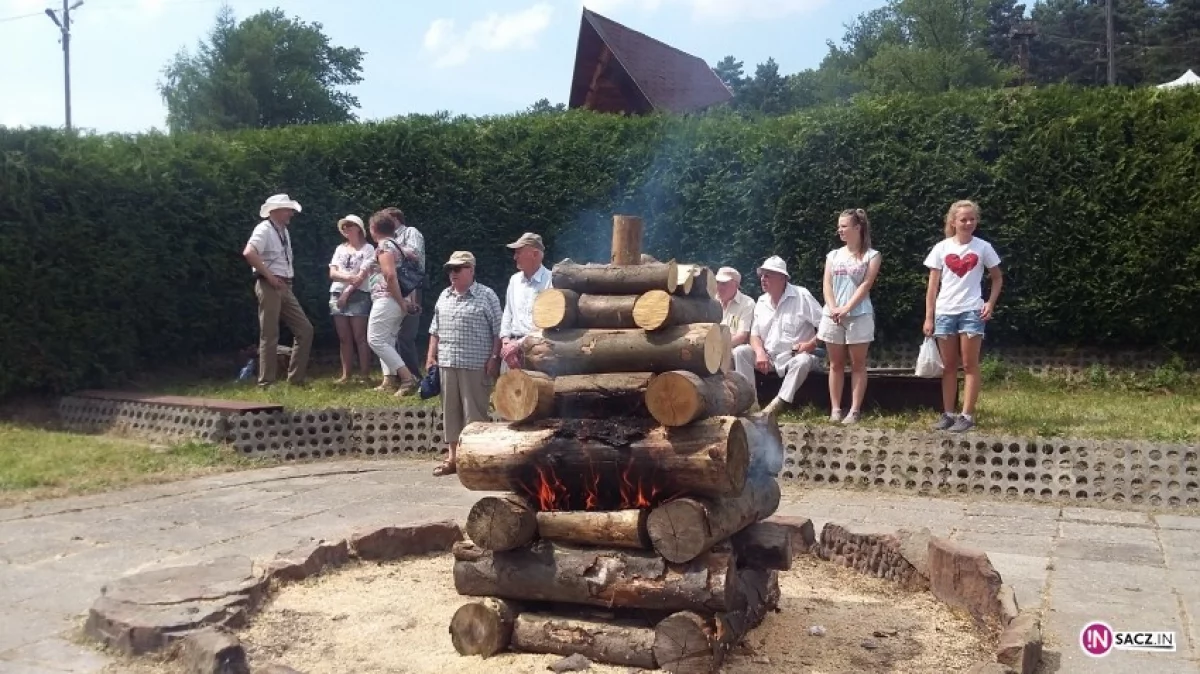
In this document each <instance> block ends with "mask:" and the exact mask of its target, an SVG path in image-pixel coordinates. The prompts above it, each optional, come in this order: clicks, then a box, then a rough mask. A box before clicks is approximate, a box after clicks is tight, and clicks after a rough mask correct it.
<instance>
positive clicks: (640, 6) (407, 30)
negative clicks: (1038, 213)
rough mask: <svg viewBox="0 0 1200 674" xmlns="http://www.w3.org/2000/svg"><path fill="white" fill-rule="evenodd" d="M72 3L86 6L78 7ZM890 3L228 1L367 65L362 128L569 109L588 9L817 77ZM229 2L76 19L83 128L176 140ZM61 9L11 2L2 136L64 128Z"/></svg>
mask: <svg viewBox="0 0 1200 674" xmlns="http://www.w3.org/2000/svg"><path fill="white" fill-rule="evenodd" d="M71 1H72V2H75V0H71ZM882 2H883V0H840V1H835V0H584V1H583V2H581V1H580V0H442V1H441V2H415V1H412V0H393V1H392V2H383V1H381V0H340V2H332V1H330V0H277V1H276V2H262V1H259V0H225V3H224V4H228V5H229V6H230V7H232V8H233V10H234V13H235V15H236V17H237V18H238V19H242V18H245V17H248V16H250V15H252V14H255V13H256V12H259V11H262V10H266V9H271V8H274V7H278V8H280V9H282V10H283V11H284V12H285V13H286V14H287V15H289V16H294V17H299V18H300V19H302V20H304V21H306V22H318V23H321V24H322V25H323V26H324V30H325V32H326V34H327V35H328V36H329V37H330V40H331V41H332V42H333V43H334V44H336V45H340V46H346V47H359V48H360V49H362V50H363V51H364V52H365V56H364V59H363V72H362V75H363V82H362V83H361V84H359V85H356V86H354V87H350V88H349V89H348V90H349V91H351V92H352V93H353V94H355V95H356V96H358V99H359V103H360V104H361V107H360V108H359V109H358V110H357V115H358V117H359V119H361V120H364V121H366V120H375V119H384V118H388V117H393V116H396V115H404V114H409V113H433V112H439V111H448V112H450V113H453V114H465V115H491V114H504V113H510V112H517V111H520V110H523V109H525V108H527V107H528V106H529V105H531V104H532V103H534V102H535V101H537V100H538V99H541V98H547V99H549V100H550V102H551V103H560V102H562V103H565V102H566V101H567V97H568V95H569V92H570V86H571V71H572V67H573V64H574V59H575V42H576V39H577V37H578V34H579V23H580V15H581V10H582V8H583V7H584V6H585V5H586V6H587V8H588V9H591V10H592V11H595V12H597V13H599V14H602V15H604V16H606V17H608V18H610V19H613V20H615V21H618V22H620V23H623V24H625V25H626V26H629V27H631V28H633V29H635V30H638V31H641V32H643V33H646V34H648V35H650V36H651V37H654V38H656V39H659V40H662V41H663V42H666V43H667V44H670V45H672V46H674V47H677V48H679V49H682V50H684V51H686V52H688V53H691V54H694V55H696V56H699V57H701V58H703V59H704V60H705V61H707V62H708V63H709V64H710V65H712V64H715V63H716V62H717V61H719V60H720V59H721V58H722V57H724V56H726V55H733V56H735V57H736V58H738V59H739V60H741V61H743V62H745V67H746V70H747V72H748V73H753V72H754V66H755V65H756V64H758V63H761V62H763V61H765V60H766V59H767V58H768V57H774V59H775V60H776V62H778V63H779V65H780V71H781V72H783V73H791V72H795V71H798V70H802V69H804V68H810V67H815V66H816V65H818V64H819V63H820V61H821V58H822V57H823V56H824V55H825V53H826V51H827V49H826V46H825V41H826V40H829V39H832V40H834V41H835V42H836V41H840V39H841V37H842V34H843V33H844V25H845V24H846V23H848V22H849V21H851V20H852V19H853V18H854V17H855V16H857V15H858V14H859V13H861V12H863V11H866V10H868V9H871V8H873V7H876V6H879V5H881V4H882ZM221 4H222V0H85V1H84V2H83V4H82V6H80V7H79V8H77V9H75V10H72V12H71V19H72V25H71V107H72V113H71V114H72V122H73V125H74V126H75V127H77V128H80V129H86V130H91V131H94V132H99V133H108V132H118V133H137V132H143V131H149V130H152V129H154V128H158V129H163V128H164V127H165V118H166V110H165V107H164V105H163V102H162V97H161V96H160V95H159V93H158V88H157V87H158V83H159V82H160V81H161V79H162V70H163V68H164V66H165V65H166V64H167V63H168V62H169V61H170V60H171V59H172V57H173V56H174V55H175V54H176V53H177V52H179V50H180V49H184V48H186V49H188V50H192V51H194V49H195V47H196V45H197V43H198V42H199V41H200V40H203V39H205V38H206V37H207V35H208V32H209V31H210V30H211V28H212V26H213V22H214V20H215V17H216V14H217V11H218V9H219V8H220V6H221ZM49 7H53V8H54V9H56V10H57V12H58V14H59V16H60V17H61V15H62V2H61V0H0V125H5V126H53V127H60V126H62V125H63V123H64V117H65V112H64V92H63V54H62V47H61V44H60V42H59V30H58V27H57V26H55V25H54V23H53V22H51V20H50V18H49V17H47V16H46V15H45V14H44V10H45V9H47V8H49Z"/></svg>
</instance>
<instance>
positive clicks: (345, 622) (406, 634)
mask: <svg viewBox="0 0 1200 674" xmlns="http://www.w3.org/2000/svg"><path fill="white" fill-rule="evenodd" d="M453 563H454V561H453V558H452V557H451V556H449V555H436V556H428V557H421V558H415V559H409V560H404V561H400V562H392V563H386V564H371V563H354V564H351V565H348V566H346V567H343V568H341V569H339V570H336V571H333V572H331V573H328V574H325V575H323V576H319V577H317V578H311V579H309V580H307V581H304V582H301V583H295V584H291V585H286V586H284V587H282V588H280V589H279V591H278V592H277V593H276V594H275V595H274V596H273V597H272V599H270V600H269V602H268V603H267V605H266V606H265V607H263V609H262V611H261V612H260V613H259V614H258V615H256V616H255V617H254V618H253V620H252V622H251V624H250V626H249V627H248V628H247V629H245V630H242V631H240V632H239V634H238V636H239V637H240V638H241V640H242V642H243V644H244V645H245V647H246V650H247V653H248V654H249V656H250V662H251V665H252V667H262V666H264V665H266V664H267V663H280V664H285V665H288V666H290V667H293V668H295V669H297V670H300V671H302V672H304V673H305V674H345V673H347V672H355V673H356V674H384V673H385V672H386V673H387V674H507V673H509V672H512V673H518V672H519V673H521V674H525V673H532V672H546V671H548V669H547V668H548V666H549V665H550V664H551V663H554V662H556V661H557V660H559V659H560V658H559V656H553V655H534V654H526V653H504V654H501V655H497V656H493V657H491V658H488V659H486V660H485V659H482V658H479V657H462V656H459V655H458V654H457V653H456V652H455V650H454V648H453V646H452V645H451V643H450V635H449V631H448V627H449V625H450V618H451V616H452V615H453V614H454V612H455V611H456V610H457V609H458V607H459V606H461V605H462V604H464V603H466V602H468V601H471V598H469V597H463V596H460V595H459V594H458V593H457V592H455V590H454V580H453V576H452V573H451V569H452V567H453ZM780 588H781V592H782V598H781V601H780V605H779V611H778V612H776V613H771V614H769V615H768V616H767V618H766V620H765V621H764V622H763V624H762V625H761V626H759V627H758V628H757V629H755V630H754V631H752V632H751V633H750V636H749V637H748V638H747V639H746V640H745V642H744V643H743V644H742V646H741V647H739V648H738V649H737V650H736V651H735V652H734V654H733V656H732V657H731V658H729V659H727V660H726V663H725V666H724V668H723V670H722V671H724V672H726V673H727V674H750V673H751V672H755V673H757V672H763V671H771V670H774V671H783V672H809V673H812V674H842V673H849V672H856V673H858V672H879V673H883V672H896V673H908V672H911V673H913V674H927V673H928V672H963V671H966V670H967V669H969V667H970V666H971V664H973V663H975V662H978V661H980V660H990V659H991V658H992V657H993V656H992V654H993V653H994V652H995V651H994V648H995V635H994V634H989V633H986V632H985V631H982V630H980V629H979V628H978V627H977V626H976V624H975V623H974V621H973V620H971V618H970V617H969V616H966V615H965V614H962V613H960V612H958V611H955V610H952V609H950V608H949V607H947V606H945V605H944V604H942V603H941V602H939V601H937V600H936V599H934V598H933V596H932V595H930V594H929V593H928V592H910V591H906V590H902V589H900V588H898V587H896V586H895V585H894V584H892V583H890V582H888V581H883V580H878V579H875V578H869V577H864V576H862V575H860V574H858V573H856V572H854V571H851V570H849V569H845V568H842V567H839V566H836V565H833V564H830V563H828V562H822V561H820V560H817V559H814V558H812V557H808V556H802V557H799V558H797V559H796V560H795V563H794V566H793V568H792V570H790V571H787V572H784V573H781V574H780ZM814 626H820V627H822V628H824V636H814V635H812V634H811V633H810V628H812V627H814ZM173 667H174V665H173V664H172V663H170V662H167V663H163V662H161V661H160V662H150V661H143V662H141V663H136V664H135V663H131V662H129V661H126V662H124V663H122V666H121V668H120V669H119V671H121V672H129V673H130V674H167V673H169V672H172V671H173ZM113 671H118V670H113ZM589 671H590V672H594V673H596V674H610V673H614V674H626V673H627V672H630V671H631V670H630V668H629V667H614V666H605V665H599V664H595V665H593V666H592V668H591V669H590V670H589ZM632 671H636V670H632Z"/></svg>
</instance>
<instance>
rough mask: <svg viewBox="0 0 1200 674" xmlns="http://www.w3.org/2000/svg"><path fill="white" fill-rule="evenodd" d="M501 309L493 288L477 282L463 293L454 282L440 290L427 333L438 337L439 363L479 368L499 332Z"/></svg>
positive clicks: (467, 368) (482, 365) (490, 353)
mask: <svg viewBox="0 0 1200 674" xmlns="http://www.w3.org/2000/svg"><path fill="white" fill-rule="evenodd" d="M503 313H504V312H503V311H502V310H501V309H500V298H499V297H497V296H496V293H495V291H493V290H492V289H491V288H489V287H487V286H485V285H482V284H480V283H472V284H471V287H469V288H467V290H466V292H464V293H462V294H459V293H458V292H456V291H455V290H454V286H450V287H448V288H446V289H445V290H443V291H442V294H441V295H440V296H439V297H438V300H437V304H436V305H434V308H433V321H432V322H431V323H430V324H429V334H431V335H436V336H437V338H438V351H437V360H438V365H439V366H440V367H458V368H462V369H464V370H482V369H483V368H484V366H485V365H487V362H488V359H489V358H491V356H492V349H493V348H494V347H495V343H496V338H497V337H499V336H500V318H501V316H502V314H503Z"/></svg>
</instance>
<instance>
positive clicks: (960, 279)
mask: <svg viewBox="0 0 1200 674" xmlns="http://www.w3.org/2000/svg"><path fill="white" fill-rule="evenodd" d="M998 264H1000V256H999V255H997V254H996V249H994V248H992V244H990V243H988V242H987V241H984V240H983V239H980V238H978V237H972V238H971V240H970V241H968V242H967V243H965V244H962V243H959V242H958V240H957V239H955V238H953V237H951V238H949V239H943V240H942V241H940V242H939V243H938V244H937V245H936V246H934V247H933V250H931V251H929V257H927V258H925V266H926V267H929V268H930V269H937V270H939V271H941V272H942V285H941V287H940V288H939V289H938V294H937V302H936V303H935V304H934V313H935V314H937V315H954V314H961V313H966V312H968V311H979V310H980V309H982V308H983V304H984V302H983V270H984V269H985V268H986V269H991V268H992V267H995V266H996V265H998Z"/></svg>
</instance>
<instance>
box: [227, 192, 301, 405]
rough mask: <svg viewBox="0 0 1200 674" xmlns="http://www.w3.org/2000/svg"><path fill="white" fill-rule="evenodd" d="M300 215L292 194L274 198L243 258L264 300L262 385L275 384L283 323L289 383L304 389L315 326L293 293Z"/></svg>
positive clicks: (260, 311) (263, 208)
mask: <svg viewBox="0 0 1200 674" xmlns="http://www.w3.org/2000/svg"><path fill="white" fill-rule="evenodd" d="M299 212H300V204H299V203H298V202H296V201H294V200H292V198H291V197H289V196H288V195H286V194H276V195H273V196H271V197H269V198H267V200H266V201H265V202H263V205H262V206H260V207H259V208H258V217H260V218H264V220H263V221H262V222H260V223H258V226H257V227H255V228H254V232H253V233H251V234H250V240H249V241H247V242H246V248H245V250H243V251H242V255H243V256H244V257H245V258H246V262H249V263H250V267H251V268H252V269H253V270H254V294H255V296H256V297H258V329H259V335H258V385H259V386H270V385H271V384H273V383H275V375H276V372H275V371H276V368H277V363H278V357H277V355H276V354H277V351H278V348H279V322H280V320H282V321H283V323H284V325H286V326H287V327H288V330H291V331H292V336H293V337H294V339H295V342H294V343H293V345H292V356H291V361H290V362H289V363H288V382H290V383H292V384H303V383H304V377H305V373H306V372H307V370H308V353H309V350H310V349H311V348H312V339H313V326H312V323H311V322H310V321H309V320H308V317H307V316H305V315H304V309H302V308H300V302H298V301H297V300H296V295H295V294H294V293H293V292H292V279H293V277H294V276H295V269H294V267H293V266H292V260H293V257H292V237H291V236H290V235H289V233H288V225H289V224H290V223H291V221H292V216H294V215H295V214H296V213H299Z"/></svg>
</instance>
